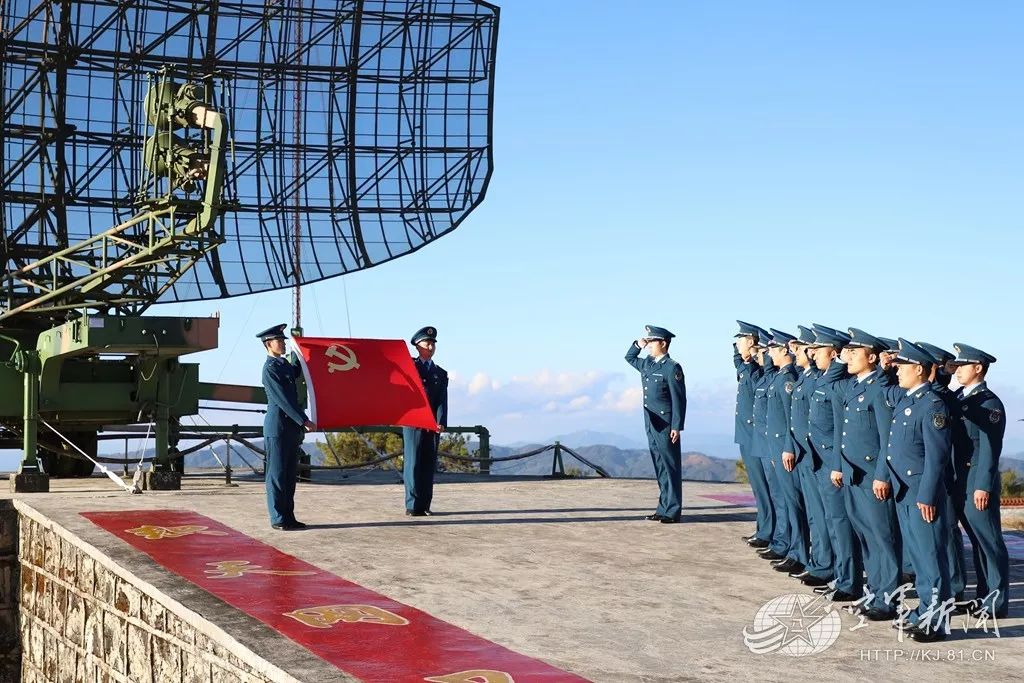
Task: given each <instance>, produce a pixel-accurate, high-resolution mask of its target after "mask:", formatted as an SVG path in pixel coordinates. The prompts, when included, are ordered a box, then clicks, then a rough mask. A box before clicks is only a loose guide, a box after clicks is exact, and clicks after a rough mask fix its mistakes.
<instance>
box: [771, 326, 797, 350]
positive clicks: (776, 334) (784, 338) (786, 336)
mask: <svg viewBox="0 0 1024 683" xmlns="http://www.w3.org/2000/svg"><path fill="white" fill-rule="evenodd" d="M791 341H796V337H794V336H793V335H791V334H790V333H789V332H783V331H782V330H777V329H775V328H774V327H773V328H772V339H771V341H770V342H768V346H785V345H786V344H788V343H789V342H791Z"/></svg>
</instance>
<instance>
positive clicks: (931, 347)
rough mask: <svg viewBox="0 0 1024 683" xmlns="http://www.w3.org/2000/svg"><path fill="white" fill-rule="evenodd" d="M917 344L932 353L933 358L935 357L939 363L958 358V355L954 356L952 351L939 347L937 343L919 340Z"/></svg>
mask: <svg viewBox="0 0 1024 683" xmlns="http://www.w3.org/2000/svg"><path fill="white" fill-rule="evenodd" d="M917 345H918V346H920V347H921V348H922V349H924V350H925V351H927V352H928V353H930V354H931V355H932V358H934V359H935V362H936V363H938V364H939V365H945V364H946V363H948V362H949V361H951V360H953V359H954V358H956V356H954V355H953V354H952V353H950V352H949V351H947V350H946V349H942V348H939V347H938V346H936V345H935V344H929V343H928V342H923V341H919V342H917Z"/></svg>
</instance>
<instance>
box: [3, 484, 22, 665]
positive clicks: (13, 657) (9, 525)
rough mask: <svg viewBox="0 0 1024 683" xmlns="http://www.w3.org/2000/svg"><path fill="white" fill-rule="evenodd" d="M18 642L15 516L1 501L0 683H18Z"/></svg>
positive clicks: (9, 502) (8, 505) (16, 525)
mask: <svg viewBox="0 0 1024 683" xmlns="http://www.w3.org/2000/svg"><path fill="white" fill-rule="evenodd" d="M20 670H21V641H20V640H19V639H18V512H17V511H16V510H15V509H14V505H13V504H12V502H11V501H10V500H0V683H17V681H19V680H21V679H20V677H19V671H20Z"/></svg>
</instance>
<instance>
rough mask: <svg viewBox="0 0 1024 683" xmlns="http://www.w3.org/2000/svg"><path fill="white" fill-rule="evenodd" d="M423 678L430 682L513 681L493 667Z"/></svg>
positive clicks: (506, 682) (481, 682)
mask: <svg viewBox="0 0 1024 683" xmlns="http://www.w3.org/2000/svg"><path fill="white" fill-rule="evenodd" d="M423 680H425V681H431V683H515V681H514V680H513V679H512V675H511V674H508V673H506V672H504V671H495V670H493V669H471V670H469V671H459V672H457V673H453V674H446V675H444V676H428V677H427V678H424V679H423Z"/></svg>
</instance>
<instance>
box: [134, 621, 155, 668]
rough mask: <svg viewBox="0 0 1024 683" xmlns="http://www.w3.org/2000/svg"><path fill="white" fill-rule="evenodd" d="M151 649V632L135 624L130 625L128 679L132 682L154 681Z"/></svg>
mask: <svg viewBox="0 0 1024 683" xmlns="http://www.w3.org/2000/svg"><path fill="white" fill-rule="evenodd" d="M150 647H151V646H150V634H149V632H148V631H146V630H145V629H143V628H140V627H138V626H134V625H133V624H128V678H129V679H130V680H133V681H151V680H153V667H152V665H151V664H150V662H151V659H150V657H151V656H152V650H151V649H150Z"/></svg>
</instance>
